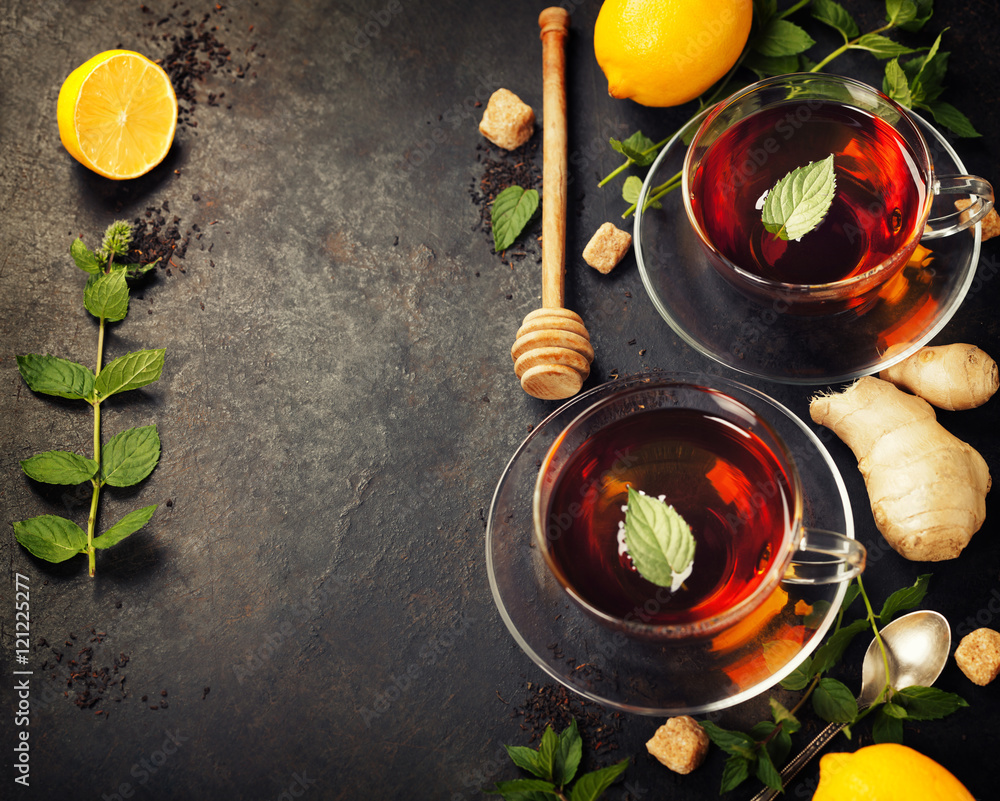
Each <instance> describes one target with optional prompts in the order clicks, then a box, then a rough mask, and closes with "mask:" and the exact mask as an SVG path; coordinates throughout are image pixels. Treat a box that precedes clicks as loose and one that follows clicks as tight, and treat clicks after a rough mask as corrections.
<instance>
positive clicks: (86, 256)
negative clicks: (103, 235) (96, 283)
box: [69, 239, 101, 275]
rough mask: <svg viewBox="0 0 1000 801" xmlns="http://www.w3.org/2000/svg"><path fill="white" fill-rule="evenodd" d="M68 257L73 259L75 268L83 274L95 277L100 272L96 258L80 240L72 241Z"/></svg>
mask: <svg viewBox="0 0 1000 801" xmlns="http://www.w3.org/2000/svg"><path fill="white" fill-rule="evenodd" d="M69 255H70V256H72V257H73V261H74V262H76V266H77V267H79V268H80V269H81V270H83V271H84V272H87V273H90V274H91V275H96V274H97V273H99V272H100V271H101V264H100V262H99V261H98V260H97V256H96V255H95V254H94V252H93V251H92V250H91V249H90V248H88V247H87V246H86V245H85V244H83V240H82V239H74V240H73V244H72V245H70V246H69Z"/></svg>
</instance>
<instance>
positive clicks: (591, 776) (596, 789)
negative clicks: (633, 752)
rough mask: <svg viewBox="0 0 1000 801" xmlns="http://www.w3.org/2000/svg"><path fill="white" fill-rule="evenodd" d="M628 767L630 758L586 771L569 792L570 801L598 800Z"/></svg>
mask: <svg viewBox="0 0 1000 801" xmlns="http://www.w3.org/2000/svg"><path fill="white" fill-rule="evenodd" d="M627 767H628V760H627V759H623V760H622V761H621V762H616V763H615V764H613V765H608V766H607V767H606V768H601V769H600V770H594V771H591V772H590V773H584V774H583V775H582V776H581V777H580V778H579V779H577V780H576V783H575V784H574V785H573V789H572V790H571V791H570V794H569V801H597V799H598V798H600V797H601V796H602V795H603V794H604V791H605V790H607V789H608V788H609V787H610V786H611V785H612V784H614V783H615V780H616V779H617V778H618V777H619V776H621V775H622V773H624V772H625V768H627Z"/></svg>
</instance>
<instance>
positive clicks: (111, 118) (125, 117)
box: [57, 50, 177, 180]
mask: <svg viewBox="0 0 1000 801" xmlns="http://www.w3.org/2000/svg"><path fill="white" fill-rule="evenodd" d="M57 118H58V122H59V138H60V139H61V140H62V143H63V146H64V147H65V148H66V150H67V151H69V154H70V155H71V156H73V158H75V159H76V160H77V161H79V162H80V163H81V164H83V165H84V166H85V167H87V168H88V169H91V170H93V171H94V172H96V173H97V174H98V175H103V176H104V177H105V178H111V179H114V180H124V179H127V178H137V177H138V176H140V175H144V174H145V173H147V172H149V171H150V170H151V169H153V167H155V166H156V165H157V164H159V163H160V162H161V161H163V159H164V157H165V156H166V155H167V153H168V152H169V151H170V146H171V144H172V143H173V140H174V133H175V131H176V130H177V95H176V94H175V93H174V87H173V86H172V85H171V83H170V78H169V76H168V75H167V73H166V72H164V70H163V68H162V67H160V66H159V65H158V64H156V63H155V62H153V61H150V60H149V59H148V58H146V57H145V56H143V55H141V54H140V53H134V52H132V51H131V50H107V51H105V52H103V53H98V54H97V55H96V56H94V57H93V58H92V59H90V60H89V61H87V62H85V63H83V64H81V65H80V66H79V67H77V68H76V69H75V70H73V72H71V73H70V75H69V77H68V78H66V80H65V81H64V82H63V85H62V88H61V89H60V90H59V101H58V105H57Z"/></svg>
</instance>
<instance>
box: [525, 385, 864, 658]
mask: <svg viewBox="0 0 1000 801" xmlns="http://www.w3.org/2000/svg"><path fill="white" fill-rule="evenodd" d="M710 382H711V383H709V381H708V380H701V379H698V378H696V377H693V376H686V375H682V374H673V375H670V376H667V377H662V378H657V379H655V380H651V381H650V383H648V384H644V385H641V386H638V387H630V388H626V389H623V390H622V391H621V392H618V393H614V394H612V395H609V396H607V397H605V398H604V399H602V400H600V401H597V402H596V403H594V404H593V405H592V406H590V407H589V408H587V409H586V410H584V411H583V412H581V413H580V414H579V415H578V416H577V417H576V418H575V419H574V420H573V421H572V422H571V423H570V424H569V425H568V426H567V427H566V429H565V430H564V431H562V432H561V433H560V435H559V436H558V437H557V438H556V440H555V441H554V442H553V444H552V446H551V447H550V449H549V451H548V453H547V454H546V456H545V458H544V460H543V462H542V465H541V470H540V472H539V475H538V478H537V481H536V484H535V491H534V498H533V515H534V534H535V542H536V544H537V545H538V547H539V549H540V551H541V553H542V555H543V557H544V560H545V562H546V564H547V567H548V569H549V571H550V572H551V573H552V575H553V576H554V577H555V579H556V580H557V582H558V583H559V585H560V587H561V588H562V590H563V591H564V592H565V593H566V594H567V595H569V596H570V598H572V599H573V601H575V602H576V603H577V604H578V605H579V606H580V607H581V608H582V609H583V610H584V611H585V612H586V613H588V614H589V615H590V616H591V617H592V618H594V619H596V620H598V621H599V622H601V623H602V624H604V625H606V626H609V627H611V628H612V629H615V630H618V631H621V632H625V633H626V634H629V635H634V636H638V637H641V638H645V639H656V640H675V641H676V640H688V639H695V638H705V637H712V638H716V637H719V638H723V637H731V636H734V635H735V633H736V632H737V631H739V636H740V637H746V636H748V633H747V632H746V631H745V630H746V628H747V627H746V625H745V621H751V622H752V619H753V613H754V612H755V610H757V609H758V608H760V607H761V606H762V604H764V603H765V601H767V599H769V598H773V597H774V596H775V593H776V592H777V591H779V589H780V586H781V585H782V584H828V583H835V582H842V581H848V580H850V579H852V578H853V577H854V576H856V575H858V574H859V573H860V572H861V571H862V570H863V568H864V564H865V557H866V552H865V549H864V546H863V545H861V544H860V543H859V542H857V541H856V540H854V539H853V538H851V537H849V536H846V535H844V534H840V533H836V532H831V531H824V530H821V529H818V528H813V527H806V526H805V525H804V524H803V503H804V498H803V492H802V483H801V480H800V476H799V472H798V467H797V463H796V460H795V459H793V457H792V454H791V453H790V452H789V450H788V448H787V447H786V446H785V444H784V442H783V441H782V439H781V438H780V437H779V435H778V434H777V433H776V431H775V430H774V428H773V427H772V426H771V425H769V423H768V422H767V421H766V420H765V419H763V417H762V416H761V415H760V414H759V413H758V412H757V411H755V409H757V408H765V407H768V406H770V405H771V404H774V402H773V401H770V399H768V398H767V397H766V396H764V395H762V394H760V393H758V392H757V391H756V390H752V389H750V388H749V387H744V386H742V385H740V384H738V383H736V382H730V381H725V380H723V379H719V378H712V379H711V380H710ZM720 387H721V388H720ZM789 414H790V413H789ZM804 458H805V460H806V461H808V455H804ZM630 486H631V487H632V488H633V489H635V490H639V491H642V492H644V493H645V494H646V495H648V496H652V497H661V496H662V497H663V499H664V500H665V501H666V502H667V503H670V504H671V505H673V506H674V507H675V509H677V511H678V512H679V513H680V514H681V516H682V517H684V519H685V521H686V522H687V523H688V524H689V525H690V527H691V530H692V533H693V535H694V537H695V540H696V547H695V557H694V565H693V568H692V571H691V573H690V575H689V576H688V577H687V578H686V579H685V580H684V583H683V585H682V586H681V587H680V588H679V589H678V590H677V591H676V592H673V591H672V590H671V588H670V587H661V586H658V585H655V584H653V583H651V582H649V581H647V580H646V579H645V578H644V577H642V576H641V575H640V574H639V573H638V571H637V570H636V569H635V567H634V566H633V564H632V562H631V558H630V556H629V555H628V553H627V548H626V547H625V545H624V542H623V540H624V538H623V536H621V535H620V534H619V530H620V523H622V521H623V520H624V518H625V512H624V510H623V507H624V506H625V504H626V499H627V495H628V488H629V487H630ZM782 597H785V596H784V595H782ZM758 617H759V616H758ZM752 634H753V632H749V636H752Z"/></svg>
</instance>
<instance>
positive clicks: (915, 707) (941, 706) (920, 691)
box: [892, 686, 969, 720]
mask: <svg viewBox="0 0 1000 801" xmlns="http://www.w3.org/2000/svg"><path fill="white" fill-rule="evenodd" d="M892 700H893V702H894V703H898V704H899V705H900V706H902V707H903V708H904V709H905V710H906V717H907V718H908V719H909V720H938V719H939V718H943V717H946V716H948V715H950V714H951V713H952V712H955V711H957V710H959V709H962V708H963V707H967V706H968V705H969V704H968V702H967V701H966V700H965V699H964V698H962V697H961V696H959V695H955V694H954V693H948V692H945V691H944V690H939V689H938V688H936V687H920V686H914V687H904V688H903V689H902V690H898V691H897V692H896V693H895V694H894V695H893V696H892Z"/></svg>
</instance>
